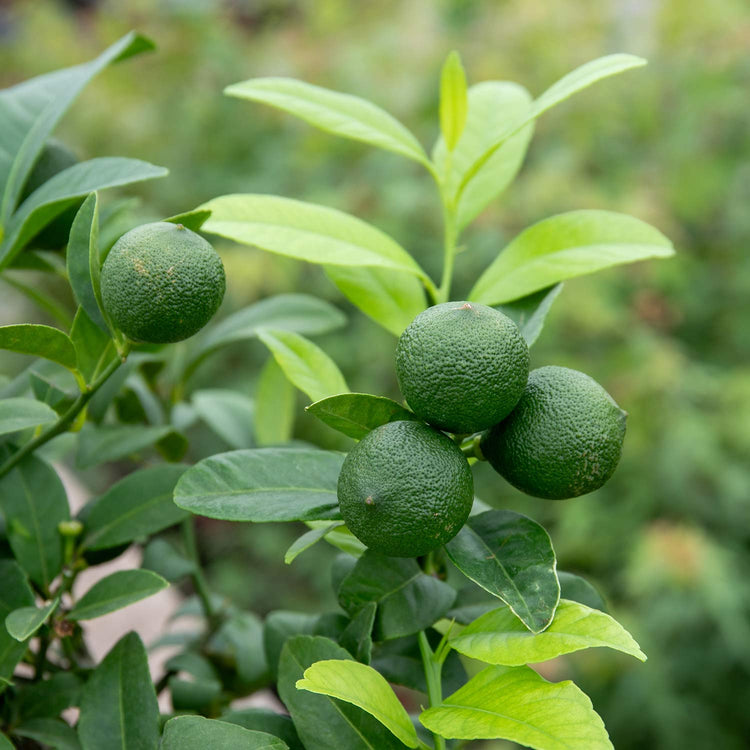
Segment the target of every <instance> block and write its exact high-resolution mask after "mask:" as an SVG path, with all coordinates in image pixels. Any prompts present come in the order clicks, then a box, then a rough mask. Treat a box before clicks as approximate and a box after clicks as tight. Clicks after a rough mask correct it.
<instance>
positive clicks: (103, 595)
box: [67, 570, 169, 620]
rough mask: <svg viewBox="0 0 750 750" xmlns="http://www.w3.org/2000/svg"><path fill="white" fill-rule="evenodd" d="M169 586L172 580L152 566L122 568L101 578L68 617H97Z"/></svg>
mask: <svg viewBox="0 0 750 750" xmlns="http://www.w3.org/2000/svg"><path fill="white" fill-rule="evenodd" d="M167 586H169V582H168V581H165V580H164V579H163V578H162V577H161V576H158V575H156V573H152V572H151V571H150V570H118V571H117V572H116V573H112V575H108V576H107V577H106V578H102V580H101V581H97V582H96V583H95V584H94V585H93V586H92V587H91V588H90V589H89V590H88V591H87V592H86V593H85V594H84V595H83V596H82V597H81V598H80V599H79V600H78V602H77V603H76V605H75V606H74V607H73V609H72V610H70V612H68V615H67V617H68V619H70V620H93V619H94V618H95V617H101V616H102V615H108V614H109V613H110V612H114V611H115V610H118V609H122V608H123V607H127V606H128V604H133V602H138V601H140V600H141V599H146V598H147V597H149V596H153V595H154V594H156V593H158V592H159V591H161V590H162V589H164V588H166V587H167Z"/></svg>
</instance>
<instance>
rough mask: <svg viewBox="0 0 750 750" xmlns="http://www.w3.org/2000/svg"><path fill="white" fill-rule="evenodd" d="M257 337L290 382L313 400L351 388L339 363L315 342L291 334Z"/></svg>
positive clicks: (271, 334) (281, 333)
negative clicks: (338, 365)
mask: <svg viewBox="0 0 750 750" xmlns="http://www.w3.org/2000/svg"><path fill="white" fill-rule="evenodd" d="M258 338H259V339H260V340H261V341H262V342H263V343H264V344H265V345H266V346H267V347H268V349H269V350H270V351H271V354H273V356H274V359H275V360H276V362H277V363H278V365H279V367H280V368H281V369H282V370H283V371H284V375H286V376H287V378H288V379H289V381H290V382H291V383H292V384H293V385H295V386H296V387H297V388H299V389H300V390H301V391H302V392H303V393H306V394H307V395H308V396H309V397H310V399H312V400H313V401H319V400H320V399H322V398H326V397H327V396H331V395H333V394H336V393H345V392H347V391H348V390H349V386H348V385H347V384H346V380H344V376H343V375H342V374H341V370H339V368H338V367H337V365H336V363H335V362H334V361H333V360H332V359H331V358H330V357H329V356H328V355H327V354H326V353H325V352H324V351H323V350H322V349H321V348H320V347H318V346H316V345H315V344H313V343H312V341H310V340H308V339H306V338H304V336H300V335H299V334H298V333H292V332H291V331H275V330H274V331H259V332H258Z"/></svg>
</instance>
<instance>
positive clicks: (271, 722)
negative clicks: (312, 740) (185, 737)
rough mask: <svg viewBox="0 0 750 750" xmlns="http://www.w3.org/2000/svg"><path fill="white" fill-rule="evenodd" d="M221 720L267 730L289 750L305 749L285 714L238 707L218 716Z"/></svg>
mask: <svg viewBox="0 0 750 750" xmlns="http://www.w3.org/2000/svg"><path fill="white" fill-rule="evenodd" d="M219 718H220V719H221V721H228V722H230V723H231V724H239V725H240V726H241V727H245V729H253V730H255V731H256V732H268V734H272V735H274V736H275V737H278V738H279V739H282V740H284V742H286V744H287V745H289V748H290V750H305V749H304V748H303V747H302V745H301V743H300V741H299V737H298V736H297V730H296V729H295V728H294V722H293V721H292V719H291V718H290V717H289V716H288V715H286V714H278V713H276V712H275V711H271V710H269V709H267V708H240V709H237V710H231V711H227V712H226V713H224V714H222V715H221V716H220V717H219Z"/></svg>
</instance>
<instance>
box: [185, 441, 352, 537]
mask: <svg viewBox="0 0 750 750" xmlns="http://www.w3.org/2000/svg"><path fill="white" fill-rule="evenodd" d="M343 460H344V455H343V453H335V452H333V451H323V450H317V449H307V448H260V449H257V450H243V451H231V452H229V453H219V454H217V455H215V456H211V457H209V458H205V459H203V460H202V461H199V462H198V463H197V464H196V465H195V466H193V467H192V468H190V469H188V470H187V471H186V472H185V474H183V475H182V477H181V478H180V481H179V482H177V486H176V487H175V490H174V501H175V503H177V505H178V506H179V507H180V508H184V509H185V510H189V511H190V512H191V513H195V514H197V515H201V516H208V517H209V518H219V519H222V520H226V521H253V522H255V523H262V522H265V521H310V520H324V521H325V520H338V519H339V518H340V515H339V509H338V499H337V496H336V488H337V484H338V477H339V472H340V471H341V464H342V462H343Z"/></svg>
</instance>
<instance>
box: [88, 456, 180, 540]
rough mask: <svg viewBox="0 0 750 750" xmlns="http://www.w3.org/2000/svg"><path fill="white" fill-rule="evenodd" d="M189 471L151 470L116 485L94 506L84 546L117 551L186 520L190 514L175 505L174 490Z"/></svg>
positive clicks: (168, 467)
mask: <svg viewBox="0 0 750 750" xmlns="http://www.w3.org/2000/svg"><path fill="white" fill-rule="evenodd" d="M186 469H187V466H184V465H179V464H169V465H159V466H149V467H147V468H145V469H139V470H137V471H134V472H133V473H132V474H128V476H126V477H125V478H124V479H121V480H120V481H119V482H117V483H116V484H114V485H113V486H112V487H110V489H109V490H107V492H105V493H104V494H103V495H102V496H101V497H99V498H97V499H96V500H93V501H92V502H91V503H90V510H89V511H88V512H87V515H86V521H85V536H84V541H83V545H82V546H83V547H84V548H85V549H106V548H107V547H116V546H117V545H119V544H124V543H126V542H132V541H133V540H134V539H138V538H139V537H144V536H149V535H150V534H155V533H156V532H157V531H161V530H162V529H166V528H167V527H168V526H173V525H174V524H176V523H179V522H180V521H181V520H182V519H183V518H186V517H187V513H185V512H184V511H182V510H180V509H179V508H178V507H177V506H176V505H175V504H174V503H173V502H172V492H173V491H174V487H175V485H176V484H177V480H178V479H179V478H180V477H181V476H182V474H183V473H184V472H185V470H186Z"/></svg>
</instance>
